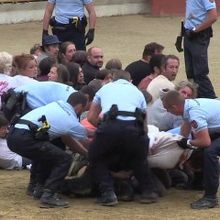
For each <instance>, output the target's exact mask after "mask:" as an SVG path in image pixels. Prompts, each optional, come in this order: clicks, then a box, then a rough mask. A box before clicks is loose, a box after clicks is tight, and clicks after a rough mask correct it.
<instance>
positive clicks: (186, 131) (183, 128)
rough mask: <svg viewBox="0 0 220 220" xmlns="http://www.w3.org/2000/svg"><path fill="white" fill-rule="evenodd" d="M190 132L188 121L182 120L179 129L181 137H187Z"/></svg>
mask: <svg viewBox="0 0 220 220" xmlns="http://www.w3.org/2000/svg"><path fill="white" fill-rule="evenodd" d="M190 132H191V124H190V123H189V122H187V121H184V122H183V124H182V126H181V129H180V134H181V135H182V136H183V137H186V138H188V137H189V134H190Z"/></svg>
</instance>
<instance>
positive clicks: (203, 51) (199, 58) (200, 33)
mask: <svg viewBox="0 0 220 220" xmlns="http://www.w3.org/2000/svg"><path fill="white" fill-rule="evenodd" d="M216 20H217V11H216V3H215V1H214V0H191V1H189V0H187V1H186V17H185V23H184V27H185V33H184V57H185V67H186V75H187V78H188V80H194V81H195V83H197V84H198V85H199V88H198V97H200V98H216V94H215V91H214V88H213V85H212V83H211V81H210V79H209V77H208V74H209V67H208V46H209V42H210V38H211V37H212V27H211V26H212V24H213V23H214V22H215V21H216Z"/></svg>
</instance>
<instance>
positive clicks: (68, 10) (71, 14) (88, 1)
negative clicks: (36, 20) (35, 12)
mask: <svg viewBox="0 0 220 220" xmlns="http://www.w3.org/2000/svg"><path fill="white" fill-rule="evenodd" d="M84 7H85V8H86V10H87V12H88V14H89V30H88V32H87V33H86V35H85V28H86V25H87V18H86V16H85V14H84ZM54 8H55V17H52V18H51V16H52V13H53V10H54ZM95 23H96V13H95V8H94V4H93V0H75V1H69V0H48V2H47V5H46V9H45V14H44V18H43V37H44V36H45V35H48V28H49V24H50V25H51V26H52V32H53V34H54V35H57V36H58V38H59V40H60V41H62V42H65V41H72V42H73V43H74V44H75V45H76V49H77V50H86V45H88V44H90V43H92V41H93V40H94V34H95Z"/></svg>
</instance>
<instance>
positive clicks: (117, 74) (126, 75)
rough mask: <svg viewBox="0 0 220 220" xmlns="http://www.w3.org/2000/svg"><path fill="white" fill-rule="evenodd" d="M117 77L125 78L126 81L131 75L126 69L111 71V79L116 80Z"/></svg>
mask: <svg viewBox="0 0 220 220" xmlns="http://www.w3.org/2000/svg"><path fill="white" fill-rule="evenodd" d="M118 79H125V80H127V81H130V79H131V75H130V73H129V72H128V71H125V70H117V71H115V72H114V73H113V81H116V80H118Z"/></svg>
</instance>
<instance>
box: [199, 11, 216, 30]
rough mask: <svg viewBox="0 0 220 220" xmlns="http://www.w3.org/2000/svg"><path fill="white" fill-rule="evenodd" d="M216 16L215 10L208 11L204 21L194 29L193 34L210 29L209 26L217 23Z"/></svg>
mask: <svg viewBox="0 0 220 220" xmlns="http://www.w3.org/2000/svg"><path fill="white" fill-rule="evenodd" d="M217 18H218V15H217V10H216V9H215V8H213V9H211V10H209V11H208V14H207V17H206V19H205V20H204V22H203V23H202V24H200V25H198V26H197V27H196V31H195V32H199V31H202V30H204V29H206V28H208V27H211V25H212V24H213V23H214V22H216V21H217Z"/></svg>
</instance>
